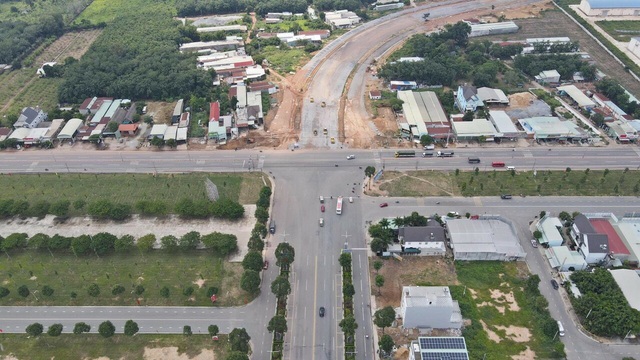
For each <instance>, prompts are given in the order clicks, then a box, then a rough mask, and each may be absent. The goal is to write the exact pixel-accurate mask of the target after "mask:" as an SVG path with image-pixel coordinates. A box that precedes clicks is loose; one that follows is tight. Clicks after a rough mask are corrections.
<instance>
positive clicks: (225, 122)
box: [207, 115, 233, 145]
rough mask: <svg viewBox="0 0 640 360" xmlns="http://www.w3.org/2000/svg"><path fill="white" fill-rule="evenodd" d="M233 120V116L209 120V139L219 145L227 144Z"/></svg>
mask: <svg viewBox="0 0 640 360" xmlns="http://www.w3.org/2000/svg"><path fill="white" fill-rule="evenodd" d="M232 119H233V117H232V116H231V115H224V116H220V117H219V118H218V119H217V120H213V119H211V120H209V131H208V134H207V135H208V138H209V139H210V140H215V142H217V143H218V144H221V145H222V144H226V143H227V139H228V138H229V136H230V134H231V125H232Z"/></svg>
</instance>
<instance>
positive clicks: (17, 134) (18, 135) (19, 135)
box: [8, 127, 31, 143]
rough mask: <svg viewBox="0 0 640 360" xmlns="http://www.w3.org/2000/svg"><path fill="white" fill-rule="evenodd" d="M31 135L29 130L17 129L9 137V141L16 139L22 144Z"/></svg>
mask: <svg viewBox="0 0 640 360" xmlns="http://www.w3.org/2000/svg"><path fill="white" fill-rule="evenodd" d="M29 133H31V129H29V128H24V127H20V128H16V129H15V130H13V131H12V132H11V134H10V135H9V136H8V139H15V140H16V141H17V142H19V143H22V142H23V141H24V139H25V138H27V137H29Z"/></svg>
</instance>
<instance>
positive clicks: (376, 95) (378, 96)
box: [369, 90, 382, 100]
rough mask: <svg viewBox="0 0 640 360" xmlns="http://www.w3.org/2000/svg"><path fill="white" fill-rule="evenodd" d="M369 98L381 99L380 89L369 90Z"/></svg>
mask: <svg viewBox="0 0 640 360" xmlns="http://www.w3.org/2000/svg"><path fill="white" fill-rule="evenodd" d="M369 99H371V100H380V99H382V92H381V91H380V90H371V91H369Z"/></svg>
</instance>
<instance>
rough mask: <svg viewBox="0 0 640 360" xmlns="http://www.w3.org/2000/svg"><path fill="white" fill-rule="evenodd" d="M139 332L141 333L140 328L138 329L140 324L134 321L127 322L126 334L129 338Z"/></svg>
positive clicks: (125, 326)
mask: <svg viewBox="0 0 640 360" xmlns="http://www.w3.org/2000/svg"><path fill="white" fill-rule="evenodd" d="M138 331H140V328H139V327H138V323H137V322H135V321H133V320H127V322H126V323H125V324H124V334H125V335H127V336H133V335H135V334H137V333H138Z"/></svg>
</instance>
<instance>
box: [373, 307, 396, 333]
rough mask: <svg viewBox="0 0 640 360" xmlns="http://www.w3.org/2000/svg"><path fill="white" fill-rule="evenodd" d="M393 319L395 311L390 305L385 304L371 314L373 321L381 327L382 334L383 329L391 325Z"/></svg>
mask: <svg viewBox="0 0 640 360" xmlns="http://www.w3.org/2000/svg"><path fill="white" fill-rule="evenodd" d="M395 319H396V311H395V310H393V307H391V306H385V307H384V308H382V309H380V310H378V311H376V312H375V313H374V314H373V323H374V324H376V326H377V327H380V328H382V333H383V334H384V329H385V328H388V327H389V326H391V325H392V324H393V321H394V320H395Z"/></svg>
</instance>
